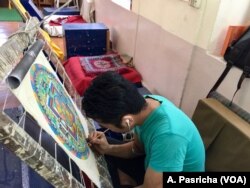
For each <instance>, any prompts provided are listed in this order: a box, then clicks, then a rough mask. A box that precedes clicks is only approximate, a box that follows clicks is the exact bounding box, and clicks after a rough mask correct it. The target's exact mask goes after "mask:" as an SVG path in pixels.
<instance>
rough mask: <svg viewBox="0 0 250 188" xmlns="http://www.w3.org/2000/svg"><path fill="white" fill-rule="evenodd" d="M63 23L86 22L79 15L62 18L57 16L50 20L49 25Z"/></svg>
mask: <svg viewBox="0 0 250 188" xmlns="http://www.w3.org/2000/svg"><path fill="white" fill-rule="evenodd" d="M64 23H86V21H85V20H84V19H83V17H82V16H81V15H75V16H67V17H63V18H57V19H55V20H50V22H49V25H50V26H60V25H62V24H64Z"/></svg>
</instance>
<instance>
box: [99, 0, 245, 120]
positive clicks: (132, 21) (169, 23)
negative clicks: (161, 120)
mask: <svg viewBox="0 0 250 188" xmlns="http://www.w3.org/2000/svg"><path fill="white" fill-rule="evenodd" d="M231 3H233V4H231ZM96 5H97V10H96V13H97V21H100V22H104V23H106V24H107V25H108V27H109V28H110V29H111V35H112V40H114V46H115V47H116V49H117V50H118V51H121V52H122V53H127V54H129V55H131V56H133V57H134V63H135V65H136V68H137V70H138V71H139V72H140V73H141V74H142V77H143V83H144V84H145V85H146V86H147V87H148V88H149V89H150V90H151V91H152V92H153V93H156V94H160V95H163V96H165V97H167V98H169V99H170V100H172V101H173V102H174V103H175V104H176V105H177V106H180V107H181V108H182V109H183V110H184V111H185V112H186V113H187V114H188V115H189V116H191V115H192V114H193V111H194V109H195V107H196V104H197V102H198V100H199V99H201V98H204V97H206V95H207V93H208V91H209V90H210V88H211V87H212V85H213V84H214V83H215V81H216V80H217V79H218V77H219V75H220V74H221V72H222V71H223V69H224V68H225V65H226V63H225V62H224V61H222V60H221V59H220V58H218V57H214V56H211V55H210V52H211V49H212V48H218V47H217V43H219V41H223V40H224V38H223V37H222V36H221V33H222V31H223V30H225V28H227V24H225V21H224V20H225V19H227V18H228V16H229V17H235V18H234V19H230V20H231V21H234V22H236V21H237V22H238V23H244V22H246V20H247V19H248V20H249V17H250V11H248V10H249V2H248V1H247V0H231V1H230V0H202V4H201V8H200V9H195V8H193V7H190V6H189V5H188V3H187V2H185V1H183V0H154V1H151V0H133V5H132V8H133V10H132V11H126V12H124V10H125V9H124V10H121V9H119V7H117V6H114V5H113V4H112V3H111V1H110V0H96ZM226 5H227V6H226ZM238 5H239V6H238ZM226 7H227V8H226ZM244 11H245V12H244ZM236 12H237V14H236ZM225 13H231V15H228V14H225ZM241 13H242V14H241ZM236 17H237V18H236ZM230 20H229V21H230ZM227 23H228V24H231V22H227ZM218 26H221V27H218ZM112 33H113V34H112ZM240 73H241V72H240V71H239V70H237V69H233V70H232V71H231V72H230V74H229V75H228V77H227V78H226V79H225V82H223V84H222V85H221V87H220V88H219V92H220V93H221V94H223V95H225V96H226V97H228V98H229V99H230V98H231V97H232V94H233V92H234V91H235V89H236V85H237V81H238V77H239V75H240ZM249 85H250V81H249V80H245V81H244V83H243V85H242V89H241V90H240V91H239V92H238V94H237V96H236V97H235V100H234V101H235V102H236V104H238V105H240V106H242V107H243V108H244V109H245V110H247V111H249V112H250V102H249V99H248V97H247V96H249V95H248V94H249V93H250V88H249V87H248V86H249Z"/></svg>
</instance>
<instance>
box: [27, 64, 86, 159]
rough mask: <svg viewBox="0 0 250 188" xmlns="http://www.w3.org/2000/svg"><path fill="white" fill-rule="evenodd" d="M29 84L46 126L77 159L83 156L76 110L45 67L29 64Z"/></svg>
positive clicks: (80, 127)
mask: <svg viewBox="0 0 250 188" xmlns="http://www.w3.org/2000/svg"><path fill="white" fill-rule="evenodd" d="M30 77H31V85H32V88H33V91H34V95H35V98H36V101H37V103H38V105H39V108H40V110H41V111H42V113H43V114H44V117H45V119H46V121H47V122H48V125H49V126H50V128H51V129H52V131H53V132H54V133H55V135H56V136H57V138H58V139H59V140H60V142H61V143H63V144H64V146H65V147H66V148H67V149H68V150H69V151H70V152H72V153H73V154H74V155H75V156H76V157H78V158H80V159H87V158H88V156H89V152H90V151H89V147H88V145H87V143H86V138H85V135H84V129H83V127H82V124H81V121H80V119H79V117H78V115H77V112H76V110H75V108H74V106H73V104H72V101H71V100H70V99H69V97H68V95H67V93H66V91H65V89H64V88H63V86H62V85H61V83H60V82H58V80H57V79H56V77H55V76H54V75H53V74H52V73H50V71H49V70H47V69H46V67H44V66H42V65H39V64H33V65H32V67H31V72H30Z"/></svg>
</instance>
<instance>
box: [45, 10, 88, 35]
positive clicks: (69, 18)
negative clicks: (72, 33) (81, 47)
mask: <svg viewBox="0 0 250 188" xmlns="http://www.w3.org/2000/svg"><path fill="white" fill-rule="evenodd" d="M44 19H45V21H44V23H43V29H44V30H45V31H47V32H48V33H49V35H50V36H53V37H63V36H64V32H63V27H62V25H63V24H66V23H86V20H84V19H83V17H82V16H81V15H53V16H49V17H47V16H46V17H45V18H44Z"/></svg>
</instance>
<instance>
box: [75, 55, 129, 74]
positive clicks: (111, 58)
mask: <svg viewBox="0 0 250 188" xmlns="http://www.w3.org/2000/svg"><path fill="white" fill-rule="evenodd" d="M79 59H80V63H81V66H82V68H83V69H84V71H85V73H86V75H89V76H91V75H98V74H101V73H103V72H106V71H117V72H119V73H123V72H125V71H126V66H125V65H124V64H123V63H122V59H121V57H120V56H119V55H118V54H109V55H101V56H87V57H80V58H79Z"/></svg>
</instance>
